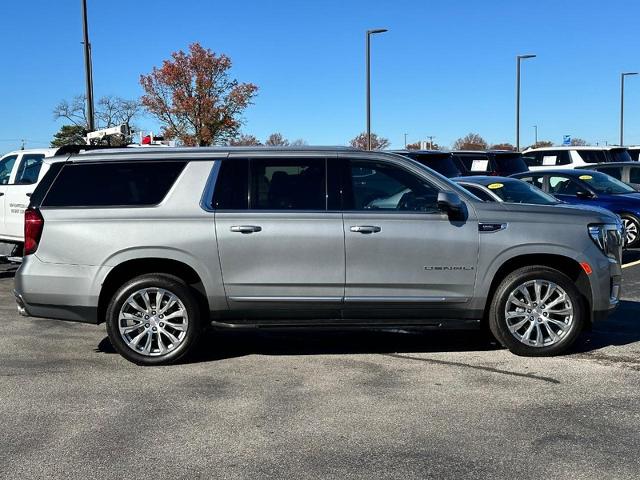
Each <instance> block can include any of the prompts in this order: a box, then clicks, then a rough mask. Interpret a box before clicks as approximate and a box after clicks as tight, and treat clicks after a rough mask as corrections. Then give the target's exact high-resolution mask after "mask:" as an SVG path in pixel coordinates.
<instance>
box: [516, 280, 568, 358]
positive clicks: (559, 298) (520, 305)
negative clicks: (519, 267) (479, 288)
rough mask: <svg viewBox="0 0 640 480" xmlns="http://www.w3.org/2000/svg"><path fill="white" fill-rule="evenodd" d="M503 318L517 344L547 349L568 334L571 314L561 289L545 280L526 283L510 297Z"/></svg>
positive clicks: (565, 293) (565, 296)
mask: <svg viewBox="0 0 640 480" xmlns="http://www.w3.org/2000/svg"><path fill="white" fill-rule="evenodd" d="M504 315H505V319H506V322H507V327H508V328H509V331H510V332H511V334H512V335H513V336H514V337H515V338H516V339H517V340H519V341H520V342H522V343H524V344H525V345H528V346H532V347H547V346H550V345H554V344H556V343H558V342H560V341H561V340H562V339H563V338H564V337H565V336H566V335H567V334H568V333H569V331H570V330H571V326H572V324H573V315H574V311H573V305H572V303H571V299H570V298H569V295H567V292H565V291H564V289H562V287H560V286H559V285H556V284H555V283H553V282H550V281H548V280H529V281H527V282H525V283H523V284H521V285H519V286H518V287H516V288H515V289H514V290H513V291H512V292H511V293H510V294H509V298H508V299H507V303H506V305H505V308H504Z"/></svg>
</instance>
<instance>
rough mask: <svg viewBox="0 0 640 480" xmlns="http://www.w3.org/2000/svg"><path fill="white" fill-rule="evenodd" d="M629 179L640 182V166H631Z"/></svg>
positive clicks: (632, 181)
mask: <svg viewBox="0 0 640 480" xmlns="http://www.w3.org/2000/svg"><path fill="white" fill-rule="evenodd" d="M629 181H630V182H631V183H640V167H639V168H636V167H631V168H630V169H629Z"/></svg>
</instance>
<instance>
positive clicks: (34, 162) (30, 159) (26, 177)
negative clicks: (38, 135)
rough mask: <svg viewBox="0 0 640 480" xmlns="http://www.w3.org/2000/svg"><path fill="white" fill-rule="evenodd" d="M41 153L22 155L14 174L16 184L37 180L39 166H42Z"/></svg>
mask: <svg viewBox="0 0 640 480" xmlns="http://www.w3.org/2000/svg"><path fill="white" fill-rule="evenodd" d="M43 158H44V155H43V154H34V153H27V154H24V155H23V156H22V160H20V166H19V167H18V173H17V174H16V179H15V182H14V183H15V184H16V185H31V184H34V183H36V182H37V181H38V175H40V168H41V167H42V159H43Z"/></svg>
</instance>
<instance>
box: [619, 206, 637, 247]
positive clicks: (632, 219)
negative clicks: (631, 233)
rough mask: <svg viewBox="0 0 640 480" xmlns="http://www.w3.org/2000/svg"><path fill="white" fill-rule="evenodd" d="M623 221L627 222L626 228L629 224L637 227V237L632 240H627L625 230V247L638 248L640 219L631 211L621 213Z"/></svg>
mask: <svg viewBox="0 0 640 480" xmlns="http://www.w3.org/2000/svg"><path fill="white" fill-rule="evenodd" d="M620 217H621V218H622V221H623V222H624V223H625V228H627V227H628V226H629V225H631V226H633V227H635V232H636V234H635V239H634V240H633V241H631V242H627V234H626V232H625V239H624V240H625V241H624V248H636V247H638V246H639V245H640V220H639V219H638V217H636V216H635V215H631V214H630V213H623V214H621V215H620Z"/></svg>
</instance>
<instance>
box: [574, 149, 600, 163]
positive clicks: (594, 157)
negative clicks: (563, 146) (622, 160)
mask: <svg viewBox="0 0 640 480" xmlns="http://www.w3.org/2000/svg"><path fill="white" fill-rule="evenodd" d="M577 152H578V155H580V157H581V158H582V160H584V162H585V163H604V162H606V161H607V154H606V153H605V152H604V150H577Z"/></svg>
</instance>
